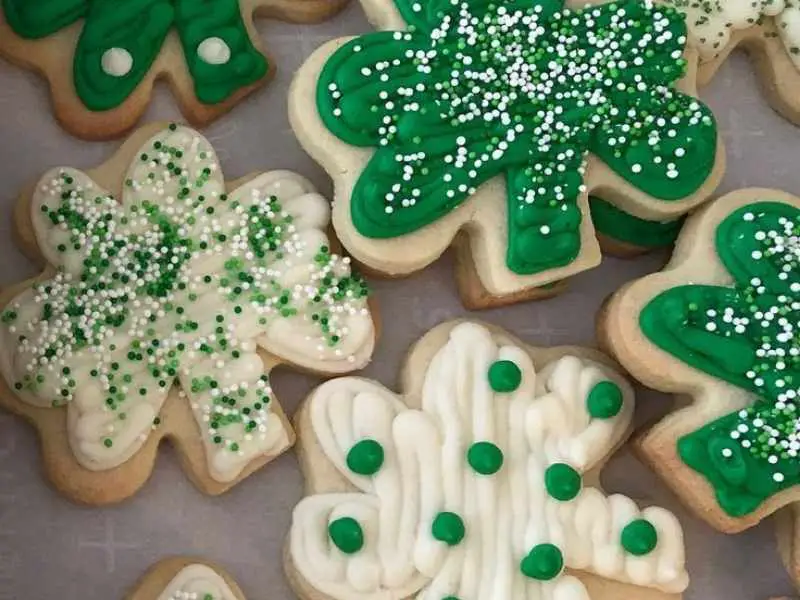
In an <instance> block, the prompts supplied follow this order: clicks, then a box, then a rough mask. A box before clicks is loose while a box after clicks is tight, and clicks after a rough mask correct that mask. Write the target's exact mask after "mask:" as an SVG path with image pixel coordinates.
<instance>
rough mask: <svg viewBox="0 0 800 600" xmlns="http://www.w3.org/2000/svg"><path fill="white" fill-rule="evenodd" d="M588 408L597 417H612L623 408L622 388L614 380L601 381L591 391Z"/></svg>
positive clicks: (587, 401) (587, 402)
mask: <svg viewBox="0 0 800 600" xmlns="http://www.w3.org/2000/svg"><path fill="white" fill-rule="evenodd" d="M586 408H587V410H588V411H589V414H590V415H592V417H594V418H595V419H610V418H611V417H615V416H617V415H618V414H619V411H620V410H622V390H621V389H619V386H618V385H617V384H616V383H614V382H613V381H601V382H600V383H598V384H597V385H596V386H594V387H593V388H592V391H590V392H589V397H588V398H587V399H586Z"/></svg>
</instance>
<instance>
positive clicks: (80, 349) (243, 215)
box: [0, 125, 373, 481]
mask: <svg viewBox="0 0 800 600" xmlns="http://www.w3.org/2000/svg"><path fill="white" fill-rule="evenodd" d="M31 210H32V214H31V216H32V219H33V225H34V231H35V233H36V237H37V241H38V244H39V247H40V248H41V250H42V252H43V253H44V255H45V257H46V259H47V261H48V262H49V263H50V264H51V265H53V266H54V267H55V269H56V270H55V273H53V274H51V275H48V276H47V277H45V278H44V279H41V280H40V281H38V282H37V283H35V284H34V285H33V286H30V287H28V288H27V289H26V290H25V291H23V292H22V293H21V294H19V295H18V296H17V297H16V298H14V299H13V300H12V301H11V302H10V303H9V304H8V305H7V306H6V307H5V310H4V312H3V314H2V326H0V341H2V349H0V358H2V371H3V376H4V377H5V379H6V381H7V382H8V384H9V385H10V386H13V388H14V389H15V390H16V391H17V393H18V394H19V395H20V397H21V398H22V399H23V400H24V401H26V402H29V403H31V404H34V405H37V406H59V405H62V404H67V405H68V410H69V419H68V427H69V433H70V442H71V445H72V449H73V451H74V453H75V456H76V458H77V459H78V461H79V462H80V463H81V464H82V465H83V466H84V467H86V468H89V469H94V470H104V469H110V468H112V467H115V466H117V465H119V464H121V463H123V462H124V461H125V460H127V459H128V458H129V457H130V456H132V455H133V454H134V453H135V452H136V451H137V450H138V449H139V448H140V447H141V445H142V444H143V443H144V441H145V440H146V439H147V436H148V434H149V433H150V431H151V429H152V428H153V426H154V425H157V424H158V422H159V416H158V415H159V411H160V409H161V406H162V404H163V403H164V401H165V400H166V398H167V394H168V393H169V391H170V389H171V388H172V386H173V383H174V382H175V381H176V380H177V381H179V382H180V386H181V388H182V391H181V395H183V396H184V397H185V401H186V402H189V403H190V404H191V407H192V409H193V412H194V415H195V418H196V420H197V423H198V426H199V427H200V431H201V432H202V439H203V444H204V447H205V450H206V454H207V457H208V467H209V472H210V474H211V476H212V477H214V478H215V479H218V480H221V481H229V480H232V479H233V478H235V477H236V476H237V475H238V474H239V473H240V472H241V470H242V469H243V468H244V467H245V466H246V465H247V464H248V463H249V462H250V461H251V460H254V459H255V458H257V457H259V456H261V455H264V454H268V453H269V452H270V450H271V449H272V448H274V447H277V446H280V445H281V444H285V443H286V431H285V429H284V426H283V424H282V423H281V421H280V419H279V418H278V417H277V416H276V415H275V414H274V412H273V411H272V409H271V403H272V393H271V390H270V386H269V381H268V379H267V376H266V375H265V366H264V364H263V362H262V359H261V358H260V356H259V353H258V347H259V346H261V347H263V348H265V349H268V350H269V351H270V352H272V353H274V354H276V355H278V356H280V357H282V358H284V359H286V360H287V361H288V362H291V363H295V364H298V365H301V366H306V367H308V368H314V369H317V370H322V371H333V372H341V371H342V370H348V369H350V368H353V367H354V365H353V361H354V357H355V356H356V355H358V357H359V361H362V360H364V358H365V357H364V352H365V348H371V344H372V337H373V329H372V320H371V318H370V315H369V312H368V309H367V306H366V297H365V296H366V289H365V286H364V284H363V282H362V281H361V280H360V279H359V278H358V277H357V276H355V275H353V274H352V273H351V271H350V266H349V259H346V258H341V257H339V256H337V255H334V254H331V253H330V252H329V249H328V239H327V236H326V234H325V229H326V227H327V225H328V222H329V209H328V203H327V201H326V200H325V199H323V198H322V197H321V196H319V195H318V194H316V193H315V192H314V191H313V189H312V188H311V186H310V185H309V184H308V183H307V182H306V181H305V180H303V179H302V178H300V177H298V176H297V175H294V174H292V173H289V172H281V171H275V172H272V173H266V174H264V175H261V176H259V177H256V178H255V179H253V180H252V181H250V182H249V183H247V184H246V185H244V186H242V187H240V188H238V189H236V190H235V191H233V192H232V193H231V194H226V193H225V183H224V180H223V177H222V174H221V172H220V169H219V165H218V163H217V158H216V155H215V153H214V150H213V149H212V148H211V146H210V145H209V143H208V141H206V140H205V139H204V138H203V137H202V136H200V135H199V134H198V133H196V132H195V131H193V130H190V129H187V128H183V127H178V126H174V125H173V126H170V128H169V129H166V130H164V131H163V132H162V133H159V134H158V135H157V136H155V137H154V138H152V139H151V140H149V141H148V142H147V143H146V144H145V145H144V146H143V147H142V149H141V150H140V152H139V153H138V154H137V155H136V159H135V161H134V163H133V164H132V165H131V167H130V169H129V171H128V175H127V178H126V180H125V184H124V191H123V194H122V198H121V200H120V201H117V200H116V199H114V198H113V197H112V196H110V195H109V194H108V193H107V192H106V191H104V190H103V189H101V188H100V187H99V186H98V185H96V184H95V183H94V182H93V181H92V180H91V179H89V177H88V176H86V175H85V174H83V173H81V172H79V171H76V170H73V169H67V168H58V169H55V170H53V171H51V172H50V173H48V174H47V175H45V177H44V178H43V179H42V180H41V182H40V183H39V185H38V186H37V188H36V192H35V195H34V197H33V202H32V209H31Z"/></svg>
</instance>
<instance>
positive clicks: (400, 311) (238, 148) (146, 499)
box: [0, 2, 800, 600]
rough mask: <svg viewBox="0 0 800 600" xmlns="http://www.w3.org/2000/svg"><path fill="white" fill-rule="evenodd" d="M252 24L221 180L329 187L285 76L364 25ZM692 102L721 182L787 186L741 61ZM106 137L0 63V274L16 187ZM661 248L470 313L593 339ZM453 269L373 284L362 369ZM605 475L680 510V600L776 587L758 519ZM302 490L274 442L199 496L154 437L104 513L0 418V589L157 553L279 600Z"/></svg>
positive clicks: (169, 112)
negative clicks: (533, 299) (267, 63)
mask: <svg viewBox="0 0 800 600" xmlns="http://www.w3.org/2000/svg"><path fill="white" fill-rule="evenodd" d="M259 30H260V32H261V34H262V36H263V38H264V39H265V41H266V43H267V44H268V47H269V49H270V51H271V53H272V55H273V57H274V58H275V59H276V61H277V64H278V67H279V69H280V71H279V74H278V76H277V79H276V81H274V82H273V84H272V85H271V86H269V87H268V88H267V89H266V90H264V91H262V92H260V93H257V94H256V95H254V96H252V97H250V98H249V99H248V100H247V101H246V102H245V103H244V104H243V105H240V106H239V107H238V108H237V109H235V110H234V111H233V112H232V113H231V114H230V115H228V116H227V117H224V118H223V119H221V120H220V121H218V122H216V123H215V124H214V125H213V126H212V127H209V128H208V129H207V130H206V131H205V132H204V133H205V134H206V135H207V136H208V137H209V138H210V139H211V141H212V143H213V144H214V145H215V147H216V149H217V151H218V153H219V155H220V158H221V161H222V165H223V168H224V171H225V174H226V176H227V178H229V179H232V178H236V177H239V176H242V175H245V174H247V173H249V172H252V171H255V170H266V169H276V168H286V169H292V170H295V171H297V172H299V173H301V174H303V175H306V176H307V177H310V178H311V179H312V180H313V181H314V182H315V183H316V184H317V185H318V186H319V188H320V189H321V190H322V191H324V192H325V193H329V192H330V182H329V181H328V179H327V178H326V177H325V175H324V173H323V172H322V171H321V169H320V168H319V167H318V166H317V165H316V164H315V163H313V162H312V161H311V160H310V159H309V158H308V157H307V156H306V155H305V154H304V153H303V151H302V150H301V149H300V147H299V145H298V144H297V142H296V141H295V139H294V137H293V136H292V133H291V130H290V128H289V124H288V120H287V114H286V112H287V111H286V90H287V86H288V83H289V80H290V78H291V75H292V73H293V72H294V70H295V69H296V68H297V67H298V66H299V65H300V63H301V62H302V61H303V60H304V58H305V57H307V56H308V55H309V54H310V52H311V51H312V50H313V49H314V48H316V47H317V46H319V45H320V44H321V43H322V42H324V41H326V40H328V39H330V38H333V37H338V36H341V35H348V34H356V33H360V32H365V31H369V30H370V27H369V26H368V25H367V23H366V20H365V19H364V17H363V14H362V12H361V9H360V7H359V6H358V4H357V3H356V2H353V4H352V5H351V6H350V7H349V8H348V9H347V10H346V11H345V12H344V14H342V15H340V16H339V17H337V18H335V19H334V20H332V21H330V22H328V23H325V24H323V25H319V26H310V27H309V26H294V25H286V24H282V23H277V22H263V21H262V22H261V23H260V25H259ZM704 99H705V100H706V101H707V102H708V103H709V104H710V105H711V107H712V108H713V109H714V110H715V112H716V115H717V118H718V121H719V124H720V128H721V132H722V134H723V137H724V140H725V144H726V147H727V155H728V172H727V174H726V176H725V179H724V181H723V184H722V188H721V190H720V191H722V192H724V191H728V190H732V189H736V188H738V187H744V186H767V187H770V186H771V187H778V188H782V189H784V190H787V191H789V192H794V193H796V194H800V164H798V158H800V128H797V127H794V126H792V125H791V124H789V123H788V122H786V121H784V120H782V119H781V118H780V117H779V116H778V115H776V114H775V113H773V112H772V111H771V110H770V109H769V107H768V106H767V104H766V102H765V101H764V99H763V97H762V96H761V94H760V92H759V90H758V88H757V82H756V80H755V77H754V75H753V70H752V66H751V64H750V62H749V61H748V60H747V59H746V58H745V57H744V56H742V55H740V54H738V53H737V54H735V55H734V56H733V57H732V58H731V59H730V60H729V61H728V63H727V64H726V65H725V66H724V67H723V68H722V69H721V71H720V72H719V75H718V76H717V78H716V79H715V81H714V82H713V84H712V85H711V86H710V87H709V88H707V89H706V90H704ZM154 119H180V113H179V112H178V111H177V109H176V107H175V103H174V101H173V99H172V97H171V96H170V94H169V92H168V91H167V90H166V89H159V90H158V92H157V94H156V98H155V99H154V102H153V103H152V105H151V107H150V110H149V112H148V113H147V115H146V120H154ZM116 145H117V143H85V142H81V141H78V140H76V139H72V138H70V137H69V136H68V135H67V134H65V133H64V132H62V131H61V130H60V129H59V127H58V125H57V124H56V123H55V122H54V121H53V119H52V117H51V115H50V106H49V97H48V93H47V89H46V85H45V83H44V81H43V80H42V79H39V78H38V77H36V76H34V75H32V74H30V73H27V72H23V71H22V70H19V69H16V68H14V67H11V66H10V65H8V64H6V63H3V62H1V61H0V183H2V186H1V187H0V202H2V203H3V206H2V207H1V208H0V210H2V214H3V215H5V217H4V218H2V219H0V285H6V284H9V283H12V282H14V281H17V280H19V279H20V278H23V277H27V276H29V275H31V274H33V267H32V266H31V265H30V264H29V263H28V262H27V261H26V260H25V259H24V258H23V257H22V255H21V254H20V253H19V252H18V251H17V250H16V248H15V247H14V245H13V243H12V241H11V235H10V227H11V224H10V220H9V219H8V218H6V217H8V216H10V211H11V206H12V203H13V201H14V199H15V196H16V194H17V191H18V190H19V188H20V187H21V186H22V185H23V184H25V183H28V182H31V181H33V180H36V179H37V178H38V177H39V176H40V175H41V174H42V173H43V172H44V171H45V170H46V169H48V168H50V167H53V166H58V165H70V166H75V167H79V168H88V167H91V166H93V165H95V164H96V163H98V162H101V161H103V160H104V159H105V158H106V157H107V156H109V154H110V153H111V152H112V151H113V150H114V148H115V147H116ZM663 259H664V256H663V255H661V256H648V257H644V258H641V259H637V260H635V261H621V260H615V259H610V258H609V259H606V260H604V262H603V264H602V266H600V267H599V268H598V269H596V270H594V271H591V272H589V273H585V274H582V275H579V276H578V277H576V278H575V279H574V282H573V284H572V285H571V287H570V289H569V291H568V292H567V293H565V294H563V295H562V296H560V297H558V298H556V299H554V300H549V301H545V302H538V303H528V304H523V305H518V306H514V307H511V308H505V309H500V310H491V311H486V312H482V313H480V314H479V316H480V318H483V319H486V320H488V321H491V322H493V323H497V324H499V325H502V326H504V327H506V328H508V329H509V330H511V331H513V332H515V333H516V334H517V335H519V336H521V337H522V338H524V339H525V340H527V341H529V342H531V343H534V344H539V345H546V344H563V343H584V344H593V343H594V334H593V321H594V316H595V312H596V310H597V309H598V307H599V305H600V302H601V301H602V300H603V298H604V297H605V296H606V295H608V294H609V293H611V292H612V291H614V290H615V289H616V288H617V287H618V286H619V285H620V284H622V283H623V282H625V281H628V280H630V279H633V278H636V277H639V276H641V275H643V274H645V273H648V272H650V271H653V270H656V269H658V268H659V266H660V264H661V262H662V261H663ZM452 267H453V265H452V260H451V258H450V257H449V256H445V257H444V258H443V259H442V260H441V261H439V262H438V263H437V264H435V265H433V266H432V267H430V268H429V269H427V270H426V271H424V272H422V273H420V274H419V275H417V276H415V277H411V278H408V279H407V280H404V281H393V282H375V283H374V285H373V289H374V290H375V294H376V296H377V298H378V300H379V302H380V308H381V312H382V314H383V315H384V335H383V338H382V339H381V341H380V344H379V346H378V350H377V353H376V354H375V358H374V360H373V362H372V364H371V365H370V367H369V368H368V369H366V371H365V375H367V376H369V377H374V378H376V379H378V380H379V381H381V382H383V383H385V384H387V385H390V386H392V385H393V384H394V383H395V380H396V374H397V372H398V368H399V365H400V363H401V361H402V358H403V356H404V354H405V351H406V349H407V347H408V346H409V344H411V343H412V342H413V341H414V340H415V339H416V338H417V337H419V336H420V335H421V334H422V333H423V332H424V331H425V330H427V329H428V328H430V327H431V326H433V325H435V324H436V323H438V322H440V321H442V320H445V319H448V318H452V317H456V316H463V315H465V314H467V313H465V311H464V309H463V308H462V307H461V306H460V304H459V301H458V297H457V295H456V292H455V288H454V285H453V276H452ZM316 383H318V381H317V380H315V379H313V378H311V377H305V376H301V375H298V374H295V373H291V372H289V371H288V370H281V371H280V372H278V373H276V375H275V377H274V387H275V390H276V393H277V394H278V396H279V397H280V399H281V401H282V403H283V406H284V407H285V408H286V409H287V411H288V412H289V413H290V414H291V413H293V412H294V410H295V408H296V407H297V405H298V402H299V400H300V399H301V398H303V397H304V396H305V394H306V393H307V392H308V391H309V390H310V389H311V387H312V386H313V385H315V384H316ZM638 401H639V402H638V409H637V414H638V417H639V418H641V419H644V418H646V417H648V416H652V415H653V414H656V413H658V412H659V411H663V410H664V409H665V408H666V405H667V403H668V399H667V398H666V397H665V396H663V395H660V394H656V393H653V392H646V393H645V392H643V393H641V394H640V395H639V397H638ZM605 484H606V487H607V488H608V489H609V490H612V491H619V492H623V493H627V494H629V495H632V496H634V497H637V498H640V499H643V500H645V501H651V500H652V501H655V502H658V503H660V504H662V505H665V506H668V507H669V508H671V509H673V510H675V511H676V512H677V514H678V515H679V516H680V517H681V518H682V521H683V523H684V526H685V529H686V546H687V552H688V563H689V570H690V574H691V576H692V584H691V587H690V588H689V591H688V592H687V594H686V595H685V598H686V600H716V599H723V598H724V599H726V600H761V599H764V600H766V598H767V597H768V596H770V595H773V594H774V595H780V594H788V593H791V590H792V586H791V584H790V582H789V579H788V577H787V576H786V574H785V573H784V571H783V569H782V566H781V563H780V560H779V558H778V554H777V552H776V549H775V543H774V535H773V524H772V522H771V521H767V522H764V523H762V524H761V525H760V526H759V527H755V528H753V529H751V530H750V531H748V532H745V533H743V534H740V535H737V536H724V535H721V534H718V533H715V532H713V531H712V530H710V529H709V528H708V527H707V526H705V525H704V524H702V523H701V522H699V521H698V520H696V519H695V518H693V517H691V516H689V515H688V514H687V512H686V511H685V510H682V509H681V508H680V507H679V506H678V505H677V503H676V501H675V499H674V498H673V497H672V495H671V494H670V492H669V491H668V490H667V489H666V488H665V487H664V486H663V485H662V484H661V483H660V482H659V481H658V480H656V479H655V477H653V476H652V474H650V473H649V472H648V471H647V470H646V469H645V468H644V467H643V466H642V465H640V464H639V463H638V462H636V460H635V459H634V458H633V457H631V456H630V455H629V454H628V453H627V452H626V451H624V450H623V451H621V452H619V453H618V454H617V456H616V457H615V458H614V459H613V460H612V462H611V464H610V466H609V467H608V468H607V470H606V472H605ZM301 493H302V477H301V475H300V472H299V470H298V467H297V461H296V459H295V457H294V455H293V454H292V453H288V454H286V455H284V456H283V457H281V458H280V459H278V460H276V461H275V462H273V463H272V464H271V465H270V466H268V467H267V468H265V469H263V470H262V471H260V472H258V473H257V474H255V475H254V476H252V477H251V478H249V479H248V480H246V481H245V482H244V483H243V484H241V485H240V486H238V487H237V488H234V490H233V491H231V492H229V493H228V494H226V495H224V496H222V497H219V498H207V497H205V496H203V495H202V494H200V493H199V492H198V491H197V490H196V489H195V488H194V487H193V486H192V485H191V484H190V483H189V480H188V479H187V478H186V476H185V475H184V474H183V472H182V471H181V469H180V468H179V466H178V462H177V460H176V457H175V455H174V453H173V452H172V450H171V449H170V448H169V447H168V446H164V447H162V452H161V455H160V457H159V460H158V461H157V465H156V469H155V471H154V473H153V475H152V478H151V479H150V481H149V482H148V483H147V485H146V486H145V487H144V489H142V490H141V492H140V493H139V494H138V495H137V496H135V497H134V498H133V499H132V500H131V501H129V502H127V503H125V504H123V505H121V506H119V507H114V508H105V509H87V508H83V507H78V506H75V505H73V504H70V503H69V502H68V501H66V500H64V499H63V498H61V497H60V496H59V495H58V494H57V493H56V492H55V491H53V490H52V489H51V488H50V487H49V485H48V484H47V483H46V481H45V480H44V479H43V476H42V473H41V465H40V456H39V450H38V447H37V442H36V438H35V435H34V433H33V431H32V430H31V429H30V428H28V427H27V426H26V425H25V424H23V423H22V422H21V421H19V420H18V419H16V418H14V417H11V416H9V415H5V414H0V600H12V599H13V600H48V599H56V598H59V599H60V600H79V599H80V600H101V599H102V600H109V599H114V598H121V597H122V596H123V593H124V591H125V590H126V589H127V588H128V587H129V586H130V585H131V584H133V583H134V581H135V580H136V579H137V578H138V577H139V576H140V575H141V574H142V573H143V571H144V570H145V569H147V568H148V567H149V566H150V565H151V564H152V563H154V562H155V561H157V560H158V559H160V558H162V557H164V556H166V555H170V554H196V555H203V556H206V557H207V558H209V559H212V560H215V561H218V562H219V563H220V564H222V565H224V566H225V567H227V568H228V569H229V571H230V572H231V573H232V574H233V575H234V576H235V577H236V578H237V579H238V581H239V583H240V584H241V586H242V588H243V589H244V590H245V592H246V593H247V595H248V598H250V599H251V600H289V599H290V598H293V595H292V593H291V591H290V589H289V587H288V585H287V584H286V582H285V580H284V576H283V571H282V567H281V549H282V544H283V539H284V536H285V534H286V532H287V527H288V524H289V518H290V514H291V510H292V507H293V506H294V504H295V503H296V502H297V501H298V499H299V498H300V496H301ZM486 600H495V599H486ZM496 600H504V599H496ZM625 600H628V599H625ZM630 600H635V599H630Z"/></svg>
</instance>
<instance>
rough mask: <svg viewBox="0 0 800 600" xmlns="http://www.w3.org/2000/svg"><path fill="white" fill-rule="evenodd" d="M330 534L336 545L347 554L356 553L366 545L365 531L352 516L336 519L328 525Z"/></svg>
mask: <svg viewBox="0 0 800 600" xmlns="http://www.w3.org/2000/svg"><path fill="white" fill-rule="evenodd" d="M328 535H329V536H330V538H331V540H332V541H333V543H334V544H335V545H336V547H337V548H338V549H339V550H341V551H342V552H344V553H345V554H354V553H356V552H358V551H359V550H361V547H362V546H363V545H364V532H363V531H362V529H361V525H359V524H358V521H356V520H355V519H353V518H352V517H342V518H341V519H336V520H335V521H333V522H331V524H330V525H328Z"/></svg>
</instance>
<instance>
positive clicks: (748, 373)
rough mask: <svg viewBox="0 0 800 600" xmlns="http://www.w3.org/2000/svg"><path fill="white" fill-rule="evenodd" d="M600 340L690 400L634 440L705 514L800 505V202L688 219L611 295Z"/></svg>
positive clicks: (775, 196) (738, 197)
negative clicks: (650, 269)
mask: <svg viewBox="0 0 800 600" xmlns="http://www.w3.org/2000/svg"><path fill="white" fill-rule="evenodd" d="M599 337H600V338H601V339H602V340H603V342H604V344H605V345H606V346H607V347H608V348H609V349H610V350H611V352H612V353H613V354H614V356H616V357H617V358H618V360H619V361H620V362H621V363H622V365H623V366H624V367H625V368H627V369H628V370H629V371H630V372H631V374H632V375H633V376H634V377H636V378H637V379H639V380H640V381H642V382H643V383H644V384H646V385H648V386H650V387H653V388H656V389H659V390H662V391H667V392H674V393H676V394H680V395H683V396H689V397H690V399H691V402H690V404H689V405H688V406H683V405H682V406H681V407H677V408H676V410H675V411H674V412H672V413H671V414H670V415H668V416H667V417H666V418H664V419H663V420H662V421H660V422H659V423H657V424H656V425H655V426H654V427H652V428H651V429H649V430H647V431H645V432H644V433H643V434H642V435H641V436H640V437H639V438H638V440H637V444H636V447H637V448H638V449H639V450H640V452H641V454H642V455H643V457H644V458H645V459H646V461H647V462H648V463H649V464H650V466H651V467H653V469H654V470H655V471H656V472H657V473H658V474H659V475H660V476H661V477H663V478H664V480H665V481H666V482H667V483H668V484H669V485H670V486H671V487H672V488H673V489H674V490H675V492H676V493H677V494H678V495H679V496H680V497H681V498H682V499H683V500H684V501H685V502H686V503H687V504H688V505H689V507H691V508H692V509H693V510H694V511H695V512H696V513H697V515H698V516H699V517H701V518H702V519H704V520H706V521H707V522H708V523H710V524H711V525H713V526H714V527H716V528H718V529H720V530H721V531H725V532H731V533H733V532H737V531H741V530H743V529H745V528H747V527H750V526H752V525H754V524H755V523H758V522H759V521H760V520H762V519H763V518H764V517H766V516H768V515H770V514H772V513H773V512H775V511H777V510H778V509H780V508H782V507H784V506H787V505H790V504H795V503H797V501H798V500H800V460H798V453H800V437H798V432H800V418H799V417H798V415H800V199H798V198H797V197H795V196H792V195H790V194H787V193H785V192H780V191H777V190H769V189H745V190H740V191H737V192H733V193H730V194H726V195H725V196H723V197H721V198H719V199H718V200H716V201H715V202H714V203H713V204H711V205H710V206H708V207H707V208H705V209H703V210H702V211H700V212H699V213H697V214H696V215H694V216H692V217H690V218H689V220H688V221H687V223H686V225H685V226H684V228H683V231H682V232H681V235H680V237H679V239H678V242H677V245H676V247H675V251H674V254H673V257H672V260H671V262H670V263H669V264H668V265H667V267H666V269H665V270H664V271H662V272H661V273H655V274H653V275H648V276H646V277H644V278H642V279H640V280H638V281H635V282H633V283H631V284H629V285H627V286H625V287H624V288H622V289H621V290H619V291H618V292H617V293H616V294H614V295H613V296H612V297H611V299H610V300H609V302H608V303H607V305H606V307H605V309H604V310H603V312H602V313H601V315H600V320H599ZM784 529H786V528H784ZM792 530H793V527H792ZM793 546H794V543H793V542H792V544H790V545H785V547H786V548H791V547H793ZM791 552H792V556H795V553H794V551H793V550H792V551H791ZM792 561H794V559H792ZM793 569H796V567H793ZM795 572H796V571H795Z"/></svg>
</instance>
